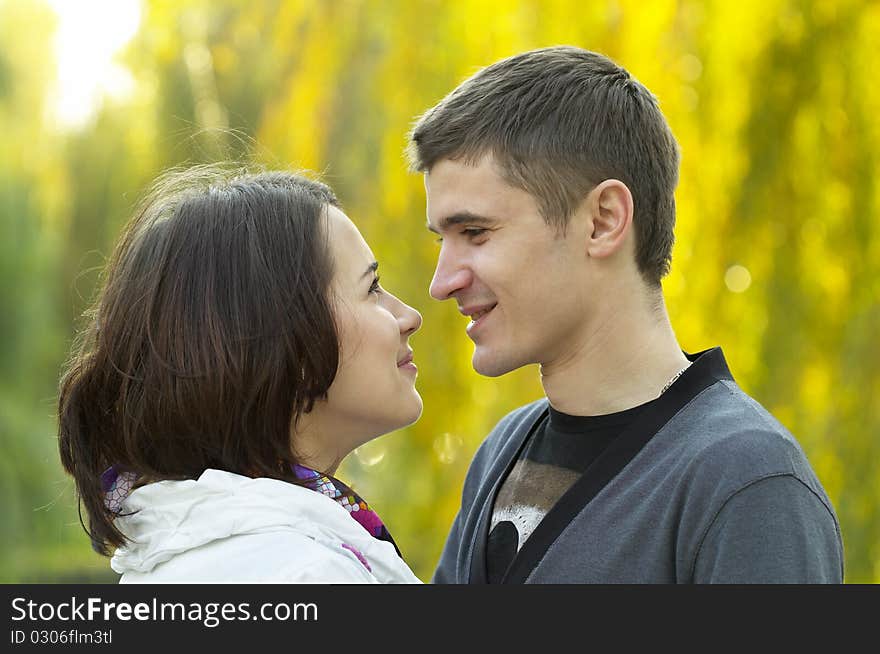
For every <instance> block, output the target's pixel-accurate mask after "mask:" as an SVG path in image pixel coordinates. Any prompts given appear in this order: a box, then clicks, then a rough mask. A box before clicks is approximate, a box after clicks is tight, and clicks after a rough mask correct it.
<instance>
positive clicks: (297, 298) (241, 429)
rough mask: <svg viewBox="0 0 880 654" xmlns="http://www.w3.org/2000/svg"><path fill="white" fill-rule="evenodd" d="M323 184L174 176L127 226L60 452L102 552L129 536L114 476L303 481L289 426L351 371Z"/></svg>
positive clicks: (236, 174) (83, 355)
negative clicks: (106, 483) (109, 483)
mask: <svg viewBox="0 0 880 654" xmlns="http://www.w3.org/2000/svg"><path fill="white" fill-rule="evenodd" d="M328 205H334V206H337V200H336V197H335V196H334V194H333V192H332V191H331V190H330V189H329V188H328V187H327V186H325V185H323V184H321V183H319V182H315V181H312V180H309V179H306V178H304V177H302V176H299V175H295V174H292V173H287V172H256V173H254V172H246V171H244V170H242V169H238V170H230V169H229V168H228V167H218V166H199V167H194V168H189V169H186V170H176V171H171V172H169V173H166V174H165V175H163V176H162V177H161V178H160V179H159V180H158V182H157V183H156V184H155V186H154V188H153V190H152V192H151V193H150V194H149V196H148V197H147V198H146V199H145V201H144V202H143V203H142V205H141V206H140V208H139V209H138V211H137V212H136V213H135V215H134V217H133V218H132V220H131V221H130V222H129V223H128V225H127V226H126V227H125V230H124V232H123V234H122V236H121V238H120V240H119V243H118V245H117V247H116V250H115V252H114V253H113V256H112V258H111V260H110V262H109V264H108V266H107V268H106V271H105V274H104V278H103V284H102V287H101V289H100V291H99V293H98V297H97V299H96V301H95V303H94V306H93V307H92V308H91V309H90V311H89V312H88V313H87V318H88V322H87V324H86V326H85V329H84V330H83V331H82V332H81V333H80V335H79V337H78V341H77V344H76V345H75V346H74V350H73V353H72V355H71V359H70V361H69V363H68V365H67V367H66V370H65V372H64V375H63V377H62V379H61V385H60V398H59V428H58V442H59V448H60V452H61V461H62V463H63V465H64V468H65V470H67V472H68V473H70V474H71V475H72V476H73V478H74V480H75V482H76V487H77V493H78V496H79V500H80V510H81V511H82V508H83V507H84V508H85V512H86V514H87V516H88V523H89V524H88V526H86V525H85V523H83V525H84V528H85V529H86V531H87V533H88V534H89V535H90V536H91V538H92V543H93V545H94V547H95V549H96V550H98V551H99V552H101V553H102V554H105V555H107V554H109V553H110V551H111V549H112V548H113V547H118V546H120V545H122V544H123V543H124V541H125V538H124V536H123V535H122V534H121V533H120V532H119V531H118V530H117V529H116V527H115V526H114V524H113V519H114V514H113V513H111V512H110V511H109V510H108V508H107V507H106V506H105V503H104V492H103V489H102V485H101V474H102V472H103V471H104V470H106V469H107V468H108V467H110V466H115V467H116V468H117V469H120V470H125V471H131V472H134V473H135V474H137V475H138V476H139V477H140V478H141V479H145V480H159V479H192V478H197V477H198V476H199V475H200V474H201V473H202V472H203V471H204V470H205V469H206V468H218V469H221V470H227V471H230V472H235V473H239V474H242V475H248V476H253V477H256V476H264V477H273V478H278V479H292V478H293V474H292V471H291V466H292V464H293V463H295V459H294V454H293V453H292V451H291V444H290V434H291V426H292V425H293V424H295V421H296V420H297V418H298V417H299V416H300V415H301V414H302V413H303V412H305V411H308V410H310V409H311V406H312V404H313V403H314V402H315V401H316V400H318V399H320V398H324V397H326V394H327V389H328V388H329V387H330V384H331V383H332V381H333V378H334V377H335V375H336V369H337V365H338V354H339V346H338V336H337V330H336V326H335V323H334V320H333V314H332V310H331V305H332V300H331V298H330V283H331V279H332V276H333V265H332V259H331V256H330V253H329V249H328V244H327V239H326V233H327V232H326V225H325V224H324V222H325V216H326V209H327V207H328Z"/></svg>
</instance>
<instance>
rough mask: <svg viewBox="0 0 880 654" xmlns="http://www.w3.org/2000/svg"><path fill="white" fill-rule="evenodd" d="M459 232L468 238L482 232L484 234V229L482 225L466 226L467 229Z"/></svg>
mask: <svg viewBox="0 0 880 654" xmlns="http://www.w3.org/2000/svg"><path fill="white" fill-rule="evenodd" d="M461 233H462V234H464V235H465V236H467V237H468V238H476V237H477V236H482V235H483V234H485V233H486V230H485V229H483V228H482V227H468V228H467V229H463V230H461Z"/></svg>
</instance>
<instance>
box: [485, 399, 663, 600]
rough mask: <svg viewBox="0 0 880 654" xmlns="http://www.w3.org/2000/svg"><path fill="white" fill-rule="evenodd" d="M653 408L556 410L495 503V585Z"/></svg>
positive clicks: (491, 544) (491, 556) (490, 561)
mask: <svg viewBox="0 0 880 654" xmlns="http://www.w3.org/2000/svg"><path fill="white" fill-rule="evenodd" d="M651 404H652V402H647V403H645V404H641V405H639V406H637V407H633V408H632V409H627V410H626V411H620V412H618V413H609V414H606V415H602V416H571V415H568V414H565V413H561V412H559V411H556V410H555V409H554V408H553V407H550V411H549V414H548V415H547V416H545V417H544V418H543V419H542V420H541V421H540V422H539V423H538V424H537V425H536V426H535V429H534V431H533V433H532V435H531V437H530V438H529V440H528V442H527V443H526V444H525V446H524V448H523V450H522V452H521V453H520V456H519V459H518V460H517V462H516V464H514V466H513V469H512V470H511V471H510V474H509V475H508V476H507V478H506V479H505V480H504V483H503V484H502V486H501V489H500V490H499V491H498V496H497V497H496V498H495V506H494V507H493V511H492V523H491V526H490V528H489V541H488V543H487V547H486V567H487V572H488V578H489V583H500V582H501V580H502V579H503V577H504V573H505V572H507V569H508V568H509V567H510V564H511V562H512V561H513V559H514V557H516V554H517V552H519V550H520V549H521V548H522V546H523V543H525V542H526V540H527V539H528V537H529V536H530V535H531V534H532V532H533V531H534V530H535V528H536V527H537V526H538V524H539V523H540V522H541V520H543V518H544V516H545V515H546V514H547V512H548V511H550V509H551V508H553V505H554V504H556V502H557V501H558V500H559V498H560V497H562V496H563V495H564V494H565V492H566V491H567V490H568V489H569V488H571V486H572V485H573V484H574V483H575V482H576V481H577V480H578V479H579V478H580V477H581V475H582V474H583V473H584V472H586V470H587V468H589V467H590V465H591V464H592V463H593V462H594V461H595V460H596V459H597V458H598V457H599V455H600V454H602V452H603V451H604V450H605V448H606V447H607V446H608V444H609V443H611V441H612V440H614V438H615V437H616V436H617V435H618V434H620V433H621V432H623V430H624V429H626V428H627V427H628V426H629V425H630V423H632V422H633V421H634V420H635V419H636V417H637V416H638V415H639V414H640V413H641V412H642V411H644V410H646V409H647V408H648V407H649V406H650V405H651Z"/></svg>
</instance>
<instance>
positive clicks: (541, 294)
mask: <svg viewBox="0 0 880 654" xmlns="http://www.w3.org/2000/svg"><path fill="white" fill-rule="evenodd" d="M425 188H426V191H427V198H428V229H430V230H431V231H434V232H436V233H437V234H438V235H439V236H440V237H441V239H442V243H441V247H440V254H439V258H438V260H437V268H436V270H435V271H434V279H433V280H432V281H431V296H432V297H434V299H437V300H446V299H449V298H454V299H455V301H456V303H457V304H458V308H459V311H460V312H461V313H462V314H464V315H466V316H467V317H468V318H469V319H470V322H469V323H468V324H467V327H466V330H467V334H468V336H469V337H470V338H471V340H473V342H474V345H475V349H474V356H473V366H474V369H475V370H476V371H477V372H478V373H480V374H482V375H487V376H489V377H497V376H499V375H503V374H505V373H507V372H510V371H511V370H515V369H517V368H519V367H521V366H523V365H527V364H530V363H540V364H544V365H548V364H552V363H556V362H560V361H563V360H564V359H565V358H566V357H568V356H572V355H573V354H574V352H575V351H576V350H577V349H578V345H579V344H580V343H581V342H582V341H583V336H584V334H583V331H584V318H585V312H586V311H587V310H588V308H587V305H586V299H587V296H588V292H587V289H586V288H584V284H582V283H581V280H582V278H583V275H582V271H583V261H584V258H585V257H586V253H585V243H584V241H583V238H582V234H583V230H582V229H578V221H579V220H580V219H579V218H577V217H575V218H573V220H572V222H571V223H570V224H569V227H568V229H567V230H566V235H562V234H560V233H558V231H557V230H556V229H555V228H554V227H551V226H549V225H547V223H546V222H545V221H544V218H543V217H542V216H541V214H540V212H539V210H538V206H537V203H536V202H535V200H534V198H533V197H532V196H531V195H530V194H529V193H527V192H526V191H523V190H522V189H519V188H516V187H514V186H511V185H510V184H509V183H507V182H506V181H505V180H504V179H503V178H502V177H501V175H500V174H499V172H498V170H497V168H496V165H495V163H494V161H493V159H492V157H491V156H486V157H484V158H483V159H482V160H481V161H480V162H479V163H478V164H476V165H468V164H466V163H463V162H460V161H453V160H450V159H443V160H441V161H439V162H438V163H436V164H435V165H434V167H433V168H432V169H431V170H430V172H429V173H427V174H426V175H425Z"/></svg>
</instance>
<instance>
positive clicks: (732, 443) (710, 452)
mask: <svg viewBox="0 0 880 654" xmlns="http://www.w3.org/2000/svg"><path fill="white" fill-rule="evenodd" d="M664 429H668V430H669V431H670V432H671V433H673V434H676V435H677V437H676V438H674V439H673V442H675V443H676V447H677V448H678V449H679V451H678V453H677V455H678V456H679V457H681V460H683V461H687V462H688V463H687V465H688V467H689V468H690V471H691V473H692V475H693V476H695V477H701V478H704V479H706V480H711V483H712V484H713V485H716V486H717V485H718V484H722V485H723V484H730V485H731V487H741V486H745V485H747V484H749V483H752V482H754V481H756V480H758V479H762V478H765V477H771V476H776V475H791V476H793V477H795V478H797V479H799V480H800V481H801V482H803V483H804V484H806V485H807V486H809V487H810V488H812V489H813V490H815V491H816V492H819V493H822V494H823V495H824V492H823V491H822V490H821V485H820V483H819V481H818V479H817V478H816V476H815V473H814V472H813V470H812V468H811V466H810V464H809V461H808V460H807V457H806V454H805V453H804V451H803V450H802V448H801V446H800V444H799V443H798V441H797V439H796V438H795V437H794V436H793V435H792V434H791V432H789V431H788V429H786V428H785V427H784V426H783V425H782V424H781V423H780V422H779V421H778V420H776V418H774V417H773V415H772V414H770V412H769V411H767V410H766V409H765V408H764V407H763V406H762V405H761V404H760V403H759V402H757V401H756V400H755V399H753V398H752V397H750V396H749V395H747V394H746V393H745V392H744V391H743V390H742V389H741V388H740V387H739V386H737V384H736V383H734V382H732V381H727V380H724V381H720V382H718V383H716V384H714V385H713V386H711V387H710V388H708V389H706V390H705V391H704V392H703V393H701V394H700V396H698V397H697V398H694V400H693V401H692V402H691V403H689V404H688V406H686V407H685V408H684V409H682V411H680V412H679V413H678V414H677V415H676V416H675V417H674V418H673V419H672V420H670V422H669V423H668V424H667V425H666V427H665V428H664ZM682 436H683V437H682Z"/></svg>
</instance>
